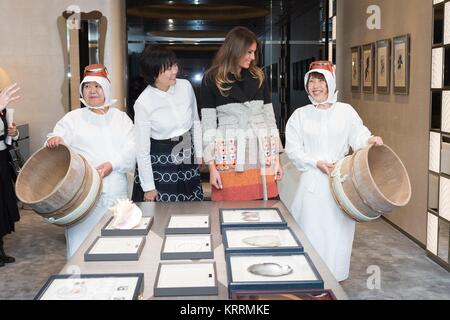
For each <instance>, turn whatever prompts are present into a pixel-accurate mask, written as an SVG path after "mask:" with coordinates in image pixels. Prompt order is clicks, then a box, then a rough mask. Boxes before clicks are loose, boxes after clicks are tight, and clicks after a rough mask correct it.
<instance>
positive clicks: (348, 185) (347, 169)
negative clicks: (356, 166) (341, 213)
mask: <svg viewBox="0 0 450 320" xmlns="http://www.w3.org/2000/svg"><path fill="white" fill-rule="evenodd" d="M352 165H353V159H352V156H349V157H346V158H345V159H344V161H343V162H342V166H341V174H342V175H343V176H345V175H347V177H348V178H347V179H346V180H345V181H344V182H343V183H342V187H343V189H344V192H345V194H346V195H347V197H348V198H349V199H350V201H351V202H352V204H353V205H354V206H355V208H356V209H358V211H359V212H360V213H362V214H363V215H365V216H367V217H369V218H378V217H379V216H380V213H378V212H376V211H374V210H373V209H372V208H371V207H370V206H368V205H367V204H365V203H364V201H363V199H361V197H360V194H359V193H358V191H357V190H356V187H355V185H354V184H353V181H352V179H351V178H352V175H353V171H352Z"/></svg>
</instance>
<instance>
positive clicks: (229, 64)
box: [206, 27, 265, 97]
mask: <svg viewBox="0 0 450 320" xmlns="http://www.w3.org/2000/svg"><path fill="white" fill-rule="evenodd" d="M254 43H256V52H255V60H253V61H252V63H251V64H250V68H249V71H250V73H251V74H252V75H253V77H254V78H255V79H258V81H259V87H260V88H261V86H262V85H263V84H264V79H265V76H264V71H263V70H262V69H261V68H259V67H258V62H259V51H260V48H261V45H260V43H259V41H258V39H257V38H256V36H255V34H254V33H253V32H252V31H250V30H249V29H247V28H245V27H236V28H233V29H232V30H231V31H230V32H228V34H227V36H226V38H225V41H224V43H223V45H222V46H221V47H220V49H219V51H218V52H217V54H216V57H215V58H214V61H213V64H212V66H211V68H209V69H208V71H206V76H208V78H209V79H214V81H215V84H216V86H217V88H218V89H219V91H220V93H221V94H222V96H224V97H226V96H228V95H229V91H230V90H231V87H232V85H233V83H234V82H235V81H236V80H234V79H230V78H229V76H230V74H233V75H234V77H235V78H236V79H237V80H239V81H240V80H242V76H241V73H240V70H241V69H240V67H239V61H240V60H241V58H242V57H243V56H244V55H246V54H247V52H248V49H249V48H250V46H251V45H253V44H254Z"/></svg>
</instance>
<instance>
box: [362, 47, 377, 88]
mask: <svg viewBox="0 0 450 320" xmlns="http://www.w3.org/2000/svg"><path fill="white" fill-rule="evenodd" d="M374 47H375V46H374V44H373V43H369V44H366V45H364V46H363V50H362V84H363V92H365V93H373V92H374V79H375V77H374V69H375V68H374V65H375V59H374V53H375V50H374Z"/></svg>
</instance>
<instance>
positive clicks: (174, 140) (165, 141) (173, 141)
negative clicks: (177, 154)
mask: <svg viewBox="0 0 450 320" xmlns="http://www.w3.org/2000/svg"><path fill="white" fill-rule="evenodd" d="M188 133H190V132H189V131H188V132H186V133H185V134H183V135H181V136H178V137H174V138H170V139H163V140H156V139H153V138H150V142H151V143H154V144H170V145H174V146H175V145H177V144H179V143H180V142H181V141H183V139H184V136H185V135H186V134H188Z"/></svg>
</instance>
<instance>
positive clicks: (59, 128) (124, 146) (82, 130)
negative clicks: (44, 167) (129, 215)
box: [47, 107, 136, 196]
mask: <svg viewBox="0 0 450 320" xmlns="http://www.w3.org/2000/svg"><path fill="white" fill-rule="evenodd" d="M53 136H60V137H62V138H63V139H64V142H65V144H67V145H68V146H69V147H71V148H72V149H73V150H74V151H75V152H77V153H78V154H80V155H82V156H83V157H85V158H86V160H87V161H88V162H89V163H90V164H91V165H92V166H93V167H94V168H95V167H97V166H98V165H100V164H102V163H104V162H110V163H111V164H112V167H113V171H112V173H111V174H110V175H109V176H107V177H105V178H104V179H103V192H104V193H108V194H110V195H115V194H120V195H125V196H126V194H127V177H126V173H127V172H128V171H131V170H133V169H134V167H135V165H136V151H135V138H134V126H133V122H132V121H131V119H130V118H129V117H128V115H127V114H126V113H125V112H122V111H120V110H118V109H116V108H111V107H110V108H109V110H108V112H107V113H106V114H96V113H94V112H92V111H91V110H89V109H88V108H81V109H77V110H74V111H71V112H69V113H67V114H66V115H65V116H64V117H63V118H62V119H61V120H59V121H58V123H57V124H56V126H55V128H54V130H53V132H52V133H50V134H49V135H48V138H51V137H53ZM47 140H48V139H47Z"/></svg>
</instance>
